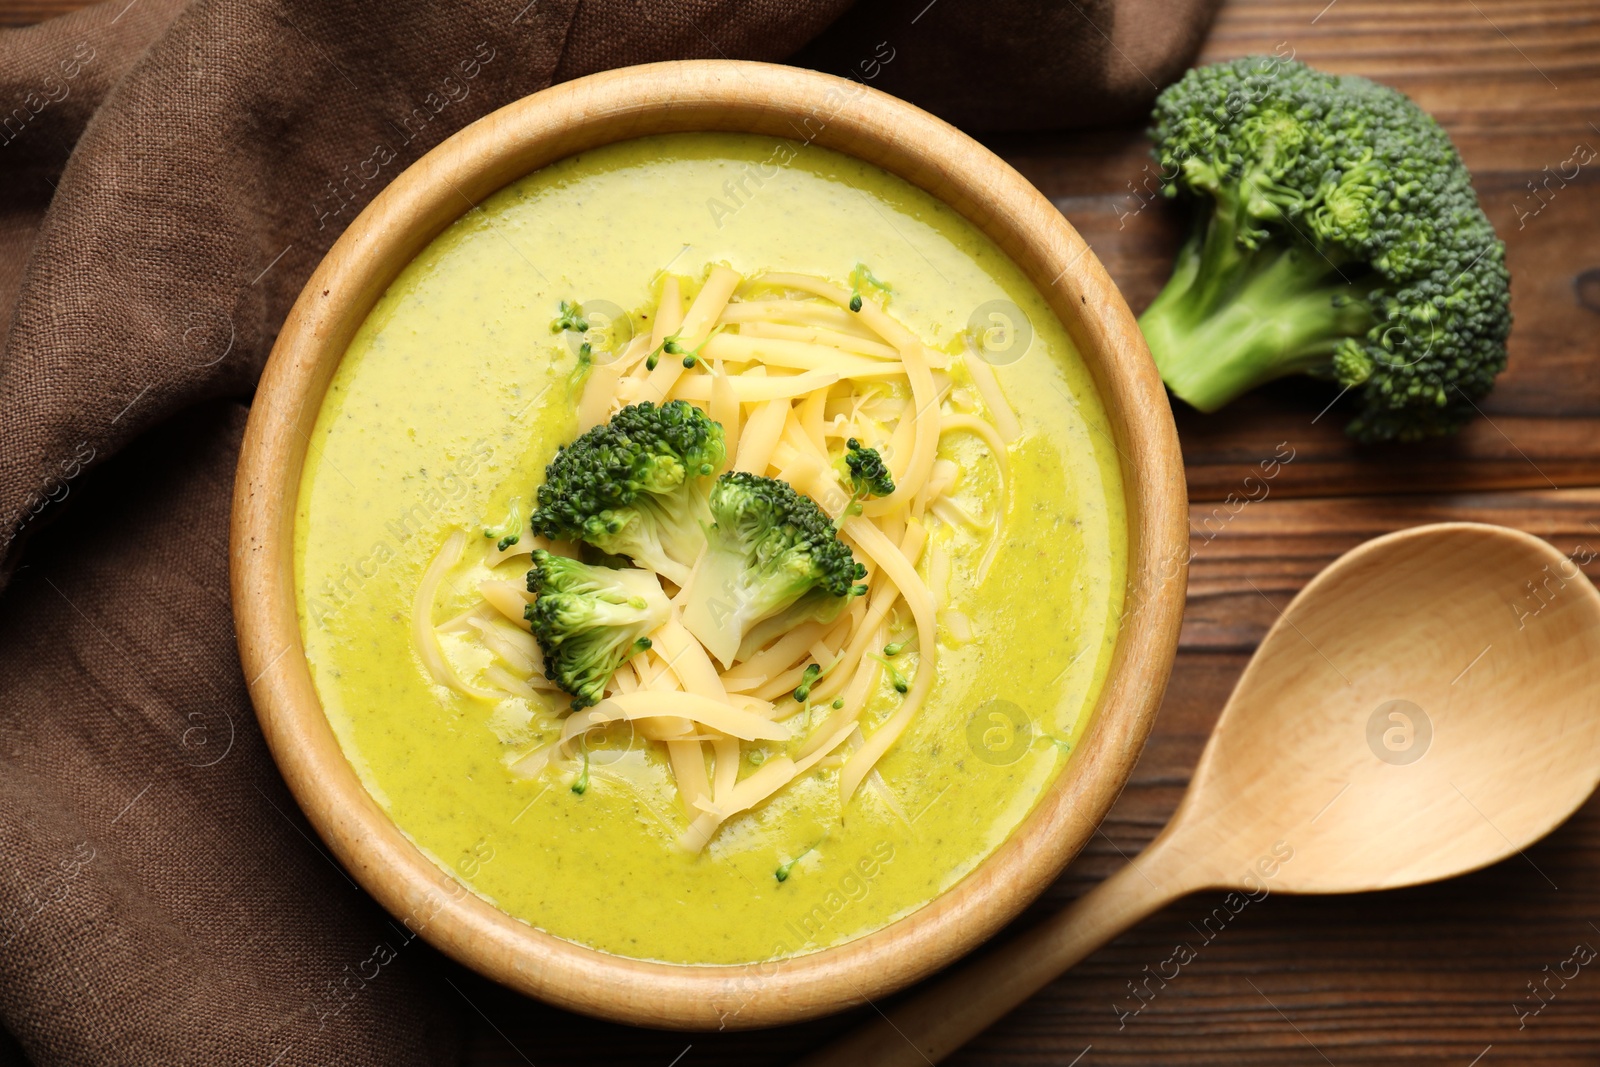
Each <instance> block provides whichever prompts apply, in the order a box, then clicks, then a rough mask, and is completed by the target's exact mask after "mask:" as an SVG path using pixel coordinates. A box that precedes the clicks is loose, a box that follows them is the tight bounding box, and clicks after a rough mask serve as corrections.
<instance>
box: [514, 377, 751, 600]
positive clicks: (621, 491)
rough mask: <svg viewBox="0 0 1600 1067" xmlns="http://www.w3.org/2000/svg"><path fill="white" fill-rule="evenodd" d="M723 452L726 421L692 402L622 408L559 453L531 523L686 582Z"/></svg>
mask: <svg viewBox="0 0 1600 1067" xmlns="http://www.w3.org/2000/svg"><path fill="white" fill-rule="evenodd" d="M725 455H726V446H725V445H724V443H723V437H722V427H721V426H720V425H719V424H717V423H715V422H712V421H711V420H710V419H708V418H706V416H705V415H704V414H702V413H701V412H700V411H699V410H698V409H696V408H694V407H692V406H691V405H690V404H688V403H687V402H685V401H682V400H674V401H671V402H670V403H666V404H662V405H661V406H660V407H656V406H655V405H654V404H651V403H649V402H648V401H646V402H644V403H642V404H634V405H631V406H629V407H625V408H623V409H622V410H621V411H619V412H617V413H616V415H614V416H613V417H612V419H611V421H610V422H609V423H607V424H605V425H603V426H596V427H594V428H593V429H591V430H589V431H588V432H587V433H585V434H583V435H582V436H580V437H579V438H578V439H577V440H576V441H573V442H572V443H571V444H568V445H564V446H562V447H561V449H560V450H559V451H557V452H556V458H555V459H554V460H552V461H551V462H550V465H549V466H548V467H546V468H545V482H544V484H543V485H541V486H540V487H539V508H538V510H537V511H535V512H534V514H533V524H532V525H533V529H534V531H535V532H536V533H540V534H543V535H544V536H545V537H551V538H569V539H571V538H575V539H578V540H582V541H587V542H588V543H589V544H591V545H594V546H595V547H596V548H598V549H600V550H601V551H602V552H607V553H610V554H611V555H614V556H627V557H628V558H629V559H631V560H633V561H634V562H635V563H638V564H640V565H641V566H644V567H648V568H650V569H651V570H653V571H655V572H656V573H657V574H660V575H661V576H662V577H664V578H667V579H669V580H671V581H673V582H676V583H677V584H679V585H682V584H684V583H685V582H686V581H688V578H689V569H690V568H691V567H692V566H693V565H694V561H695V559H696V558H698V557H699V555H700V549H701V547H702V546H703V545H704V544H705V540H706V536H705V527H706V526H709V525H710V524H711V512H710V510H709V509H708V507H707V501H706V498H707V494H708V492H709V489H710V482H711V478H710V476H711V475H712V474H713V473H714V472H715V471H716V469H717V468H718V467H720V466H722V461H723V459H724V457H725Z"/></svg>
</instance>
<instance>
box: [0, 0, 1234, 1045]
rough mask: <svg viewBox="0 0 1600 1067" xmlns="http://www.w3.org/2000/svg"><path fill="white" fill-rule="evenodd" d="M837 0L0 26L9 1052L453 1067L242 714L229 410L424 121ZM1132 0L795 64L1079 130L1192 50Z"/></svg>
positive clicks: (941, 106) (866, 32)
mask: <svg viewBox="0 0 1600 1067" xmlns="http://www.w3.org/2000/svg"><path fill="white" fill-rule="evenodd" d="M848 4H849V0H742V2H740V0H679V2H677V3H673V4H629V3H625V2H623V0H533V2H527V0H513V2H510V3H504V4H496V3H490V2H487V0H475V2H470V3H446V4H438V3H420V2H402V0H386V2H379V0H194V2H188V3H186V2H183V0H110V2H109V3H107V4H104V5H102V6H99V7H96V8H92V9H88V10H85V11H82V12H79V13H77V14H74V15H71V16H67V17H65V18H61V19H57V20H55V21H54V22H51V23H48V24H46V25H43V26H40V27H36V28H31V29H27V30H16V31H7V32H5V33H3V34H0V175H3V184H0V188H3V189H4V194H3V196H0V335H3V336H4V341H5V346H4V350H3V352H0V543H3V545H4V549H3V552H4V555H3V561H0V585H3V584H4V583H6V582H7V581H9V587H8V588H5V591H4V596H3V598H0V766H3V773H0V855H3V858H4V861H5V862H4V863H0V1021H3V1023H4V1028H5V1030H6V1031H9V1034H10V1036H11V1037H12V1038H14V1039H15V1042H14V1043H13V1042H11V1041H8V1040H5V1036H6V1035H5V1034H4V1033H0V1063H10V1062H17V1063H21V1062H24V1061H23V1059H22V1057H23V1056H26V1057H27V1058H28V1059H29V1060H31V1061H32V1062H34V1063H38V1064H104V1063H115V1064H134V1065H151V1067H156V1065H160V1067H173V1065H178V1064H206V1065H213V1064H223V1063H257V1064H276V1065H282V1067H289V1065H298V1064H402V1063H405V1064H412V1063H414V1064H446V1063H453V1062H456V1061H457V1060H458V1058H459V1035H458V1033H457V1028H458V1026H459V1018H458V1014H459V1011H460V1007H461V1006H460V1001H459V999H458V998H457V997H456V996H455V994H454V993H453V992H451V991H450V990H448V989H447V988H446V989H443V991H441V988H442V987H441V986H440V985H439V984H438V983H437V980H436V979H435V977H434V976H433V975H432V974H431V973H430V967H429V957H428V956H427V952H426V950H425V949H424V948H422V947H420V946H417V945H416V944H415V943H414V942H413V943H410V944H408V943H407V942H406V941H405V940H404V937H403V934H402V932H401V931H400V930H399V929H398V928H397V927H396V926H395V924H393V923H391V922H390V921H388V919H387V917H386V916H384V915H383V914H382V913H381V912H380V911H379V910H378V909H377V908H376V907H375V906H374V905H373V904H372V903H371V902H370V901H369V900H368V899H367V898H366V897H365V895H364V894H363V893H361V891H360V890H359V889H357V888H356V887H355V885H354V883H353V882H351V881H350V880H349V879H348V878H347V876H346V875H345V874H344V872H343V871H341V870H340V869H339V868H338V867H337V866H336V865H335V864H334V863H333V862H332V861H331V860H330V859H329V858H328V857H327V856H326V854H325V853H324V852H323V850H322V848H321V845H320V843H319V842H318V841H316V840H315V837H314V835H313V834H312V833H311V831H310V830H309V827H308V826H307V824H306V823H305V821H304V819H303V818H301V816H300V814H299V812H298V810H297V809H296V808H295V806H294V803H293V801H292V799H291V798H290V797H289V795H288V793H287V792H286V790H285V789H284V787H283V785H282V783H281V781H280V780H279V778H278V776H277V774H276V771H275V770H274V768H273V767H272V765H271V762H270V760H269V758H268V756H267V754H266V751H265V748H264V746H263V743H262V740H261V737H260V734H259V732H258V730H257V729H256V725H255V720H254V716H253V714H252V712H251V710H250V707H249V703H248V700H247V698H246V695H245V688H244V679H243V678H242V676H241V673H240V669H239V666H238V660H237V657H236V653H235V650H234V643H233V632H232V627H231V623H230V614H229V605H228V587H227V560H226V527H227V509H228V503H229V488H230V483H231V479H232V474H233V467H234V463H235V460H236V457H237V450H238V444H239V438H240V435H241V432H242V427H243V422H244V414H245V407H244V406H243V405H244V404H246V403H248V400H249V397H250V394H251V390H252V389H253V387H254V383H255V381H256V378H257V375H258V374H259V373H260V370H261V367H262V365H263V363H264V361H265V359H266V356H267V353H268V351H269V350H270V348H271V345H272V341H273V338H274V337H275V335H276V332H277V329H278V326H279V324H280V323H281V321H282V319H283V316H284V315H285V313H286V312H287V310H288V308H289V305H290V304H291V303H292V302H293V300H294V298H295V296H296V294H297V293H298V291H299V289H300V286H301V285H302V284H303V282H304V280H305V278H306V277H307V275H309V273H310V272H311V270H312V268H313V267H314V266H315V264H316V262H317V260H318V259H319V258H320V257H321V256H322V254H323V253H324V252H325V251H326V250H327V248H328V247H329V245H330V244H331V243H332V242H333V240H334V239H335V237H336V236H337V235H338V234H339V233H340V232H341V231H342V230H343V228H344V227H345V226H346V225H348V224H349V222H350V220H351V219H352V218H353V217H354V216H355V215H356V214H357V213H358V212H359V211H360V210H361V208H362V207H363V206H364V205H365V204H366V203H367V202H368V201H370V200H371V198H372V197H373V195H374V194H375V193H376V192H377V191H378V190H379V189H380V188H381V187H382V186H383V185H384V184H385V183H386V182H387V181H389V180H390V179H391V178H393V176H394V175H395V174H396V173H398V172H399V171H400V170H401V169H403V168H404V167H405V166H406V165H408V164H409V163H411V162H412V161H414V160H415V159H416V158H417V157H418V156H420V155H421V154H422V153H423V152H424V151H426V150H427V149H429V148H431V147H432V146H434V145H435V144H438V143H439V142H440V141H441V140H443V139H444V138H445V137H447V136H448V135H449V134H450V133H452V132H454V131H455V130H457V129H459V128H460V127H462V126H464V125H465V124H467V123H468V122H470V121H472V120H473V119H476V118H478V117H479V116H481V115H483V114H485V113H487V112H488V111H491V110H493V109H494V108H497V107H500V106H502V105H504V104H506V103H508V102H510V101H512V100H514V99H516V98H518V97H521V96H523V95H526V94H528V93H531V92H534V91H537V90H538V89H540V88H543V87H545V86H547V85H549V84H551V83H552V82H555V81H560V80H563V79H567V78H571V77H576V76H579V75H582V74H587V73H590V72H593V71H596V70H600V69H604V68H608V67H614V66H620V65H624V64H629V63H637V62H644V61H649V60H656V59H665V58H675V57H678V58H681V57H717V56H727V57H742V58H755V59H769V60H776V59H781V58H783V57H785V56H789V55H791V54H793V53H794V52H795V50H796V49H798V48H800V46H802V45H803V44H805V43H806V42H807V41H808V40H810V39H812V38H813V37H815V36H816V35H817V34H818V33H819V32H821V31H822V30H823V29H824V27H826V26H828V24H829V23H830V22H832V21H833V20H834V19H835V18H836V17H837V16H838V15H839V14H840V12H841V11H843V9H844V8H846V7H847V6H848ZM1154 5H1155V0H1124V3H1121V4H1117V3H1113V2H1112V0H1089V2H1085V3H1083V4H1081V5H1080V4H1069V5H1068V6H1069V7H1071V8H1072V9H1073V11H1072V13H1071V17H1067V16H1065V15H1063V14H1062V9H1058V8H1057V6H1056V5H1054V4H1051V3H1048V2H1046V0H992V2H990V3H987V4H982V5H978V4H973V3H970V2H965V3H963V2H961V0H937V2H936V4H926V3H921V4H919V3H912V4H909V5H904V4H899V3H898V0H895V2H890V3H886V4H882V5H878V4H871V5H867V4H864V5H862V9H861V10H859V11H856V12H852V13H851V14H850V15H848V16H846V17H845V18H844V19H843V20H841V21H840V22H839V23H838V24H837V25H835V26H834V27H833V29H831V30H830V31H829V33H828V36H827V39H826V40H825V41H823V42H821V43H820V44H819V45H818V46H817V52H816V55H815V59H814V61H815V62H818V63H826V64H828V65H830V66H832V67H833V68H834V69H837V70H839V71H840V72H842V73H850V74H854V75H855V76H856V77H859V78H862V79H863V80H868V81H870V82H871V83H872V84H877V85H882V86H884V87H886V88H889V89H891V90H892V91H894V92H897V93H899V94H901V95H905V96H908V97H910V98H911V99H913V100H922V101H925V102H926V103H928V104H929V105H930V106H932V107H934V108H936V109H938V110H941V111H942V112H943V113H945V114H947V115H950V116H953V117H957V118H960V119H963V120H966V121H972V122H977V123H982V124H985V125H988V126H991V127H996V126H1003V127H1006V128H1017V127H1023V126H1069V125H1075V124H1093V123H1094V122H1096V121H1100V120H1103V118H1104V117H1105V116H1106V115H1107V114H1109V113H1112V112H1113V111H1115V112H1116V113H1122V112H1125V111H1126V110H1127V109H1128V108H1131V107H1136V108H1143V107H1144V106H1145V105H1146V104H1147V103H1148V100H1149V98H1150V96H1152V95H1153V93H1154V91H1155V83H1156V81H1158V80H1164V79H1167V78H1170V77H1171V76H1173V75H1174V74H1175V73H1176V72H1177V71H1178V70H1180V69H1181V68H1182V66H1183V65H1184V63H1186V62H1187V59H1188V57H1189V55H1190V54H1191V53H1192V52H1193V50H1194V48H1195V47H1196V46H1197V44H1198V40H1199V36H1200V33H1201V32H1202V30H1203V27H1204V25H1205V22H1206V19H1207V18H1208V16H1209V6H1208V0H1189V2H1188V4H1187V5H1186V6H1183V7H1181V8H1174V9H1170V10H1167V11H1165V12H1161V11H1158V9H1157V8H1156V7H1155V6H1154ZM918 9H920V10H918ZM984 26H991V27H993V28H995V32H993V33H981V32H977V30H978V29H981V28H982V27H984ZM1030 29H1031V32H1030ZM1151 42H1155V43H1154V44H1152V43H1151ZM885 47H887V48H888V49H889V50H890V51H892V52H893V56H892V58H890V57H889V53H888V52H886V51H884V48H885ZM1125 59H1127V60H1128V61H1129V64H1131V66H1129V67H1128V69H1125V68H1124V63H1123V60H1125ZM1130 69H1131V70H1133V71H1134V73H1130V72H1129V71H1130ZM891 72H892V73H891Z"/></svg>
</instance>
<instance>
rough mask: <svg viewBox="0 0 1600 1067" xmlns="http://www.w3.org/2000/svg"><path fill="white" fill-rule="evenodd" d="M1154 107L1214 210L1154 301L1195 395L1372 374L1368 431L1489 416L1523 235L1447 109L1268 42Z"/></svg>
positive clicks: (1171, 188) (1195, 192) (1434, 430)
mask: <svg viewBox="0 0 1600 1067" xmlns="http://www.w3.org/2000/svg"><path fill="white" fill-rule="evenodd" d="M1154 119H1155V127H1154V129H1153V130H1152V131H1151V136H1152V138H1153V139H1154V141H1155V154H1156V157H1157V159H1158V160H1159V161H1160V163H1161V169H1162V173H1163V174H1164V175H1167V176H1170V178H1171V181H1170V182H1169V183H1168V184H1167V185H1166V186H1165V188H1164V190H1163V191H1164V193H1165V194H1166V195H1168V196H1179V195H1182V196H1184V197H1186V198H1188V199H1190V200H1191V201H1192V202H1193V204H1194V214H1195V220H1194V222H1195V226H1194V230H1193V232H1192V234H1191V235H1190V237H1189V240H1188V241H1187V243H1186V244H1185V245H1184V246H1183V248H1182V250H1181V251H1180V252H1179V254H1178V258H1177V261H1176V263H1175V264H1174V267H1173V272H1172V277H1171V279H1170V280H1169V281H1168V282H1167V285H1166V287H1165V288H1164V289H1163V290H1162V292H1161V294H1160V295H1159V296H1157V297H1156V299H1155V301H1154V302H1153V303H1152V304H1151V305H1150V307H1149V308H1148V309H1147V310H1146V311H1145V312H1144V314H1143V315H1142V316H1140V319H1139V323H1140V326H1141V327H1143V329H1144V333H1145V338H1146V340H1147V341H1148V343H1149V345H1150V352H1151V355H1152V356H1153V357H1154V358H1155V362H1156V366H1157V367H1158V368H1159V369H1160V371H1161V376H1162V378H1163V379H1164V380H1165V381H1166V383H1167V385H1168V387H1169V388H1170V389H1171V390H1172V392H1173V394H1174V395H1175V396H1177V397H1179V398H1180V399H1182V400H1184V401H1186V402H1188V403H1189V404H1191V405H1193V406H1194V407H1196V408H1198V409H1199V410H1201V411H1215V410H1216V409H1218V408H1220V407H1222V406H1223V405H1225V404H1227V403H1228V402H1230V401H1231V400H1233V399H1234V398H1236V397H1238V396H1239V395H1241V394H1242V393H1245V392H1248V391H1249V390H1251V389H1253V388H1255V387H1256V386H1258V385H1260V384H1262V383H1263V382H1267V381H1270V380H1272V379H1274V378H1279V377H1283V376H1284V375H1289V374H1308V375H1311V376H1313V377H1317V378H1323V379H1328V380H1331V381H1333V382H1335V383H1336V384H1338V385H1339V386H1341V387H1342V388H1343V389H1344V390H1345V391H1347V392H1354V394H1355V399H1356V400H1357V401H1358V403H1359V410H1358V412H1357V414H1356V417H1355V418H1354V420H1352V422H1351V423H1350V425H1349V428H1348V429H1349V432H1350V433H1351V434H1352V435H1353V436H1355V437H1357V438H1358V439H1361V440H1364V441H1383V440H1417V439H1420V438H1423V437H1428V436H1433V435H1436V434H1441V433H1449V432H1452V431H1453V430H1455V429H1457V428H1459V427H1460V425H1461V424H1462V423H1463V422H1464V421H1465V420H1466V419H1467V418H1469V417H1470V416H1471V414H1472V413H1473V411H1474V410H1475V404H1474V399H1475V398H1477V397H1479V396H1482V395H1483V394H1484V393H1487V392H1488V391H1489V389H1490V388H1491V387H1492V385H1493V383H1494V378H1495V375H1497V374H1498V373H1499V372H1500V371H1501V370H1502V369H1503V368H1504V367H1505V360H1506V351H1505V339H1506V334H1507V331H1508V330H1509V328H1510V324H1511V315H1510V311H1509V295H1510V294H1509V278H1508V275H1507V274H1506V269H1505V246H1504V244H1503V243H1502V242H1500V241H1499V240H1498V239H1497V238H1496V237H1495V233H1494V228H1493V226H1492V225H1491V224H1490V223H1489V220H1488V218H1487V217H1486V216H1485V215H1484V213H1483V209H1482V208H1481V207H1480V206H1479V204H1478V198H1477V195H1476V194H1475V193H1474V192H1473V190H1472V185H1471V176H1470V175H1469V174H1468V172H1467V169H1466V167H1465V166H1464V165H1463V164H1462V162H1461V158H1460V156H1458V155H1457V154H1456V150H1455V147H1454V146H1453V145H1452V144H1451V143H1450V138H1449V137H1448V135H1446V134H1445V133H1444V131H1443V130H1441V129H1440V128H1439V126H1438V124H1437V123H1435V122H1434V121H1433V119H1432V118H1430V117H1429V116H1428V115H1427V113H1425V112H1424V111H1422V109H1420V108H1419V107H1417V105H1416V104H1414V103H1412V102H1411V101H1410V100H1409V99H1407V98H1406V97H1405V96H1404V95H1402V94H1401V93H1399V92H1397V91H1395V90H1394V89H1390V88H1388V87H1386V86H1382V85H1378V84H1376V83H1374V82H1371V81H1368V80H1366V79H1365V78H1357V77H1338V76H1334V75H1330V74H1324V73H1322V72H1320V71H1316V70H1313V69H1311V68H1310V67H1307V66H1305V65H1304V64H1301V63H1296V62H1292V61H1283V60H1278V59H1273V58H1261V57H1256V58H1249V59H1240V60H1234V61H1232V62H1227V63H1217V64H1213V65H1211V66H1208V67H1201V68H1198V69H1196V70H1192V71H1190V72H1189V73H1188V74H1187V75H1185V76H1184V78H1183V80H1181V81H1180V82H1178V83H1177V84H1176V85H1173V86H1172V87H1170V88H1168V89H1167V90H1166V91H1164V92H1163V93H1162V94H1161V96H1160V97H1159V98H1158V99H1157V101H1156V110H1155V115H1154Z"/></svg>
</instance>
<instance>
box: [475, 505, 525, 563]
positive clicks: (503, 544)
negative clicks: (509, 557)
mask: <svg viewBox="0 0 1600 1067" xmlns="http://www.w3.org/2000/svg"><path fill="white" fill-rule="evenodd" d="M483 536H485V537H489V538H493V539H494V542H495V548H497V549H499V550H500V551H501V552H504V551H505V550H506V549H508V548H510V547H511V546H512V545H514V544H516V543H517V542H519V541H521V540H522V498H521V497H518V498H516V499H515V500H513V501H512V502H511V512H510V514H508V515H507V516H506V521H505V522H502V523H501V524H500V525H499V526H490V527H487V528H486V529H485V530H484V531H483Z"/></svg>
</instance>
